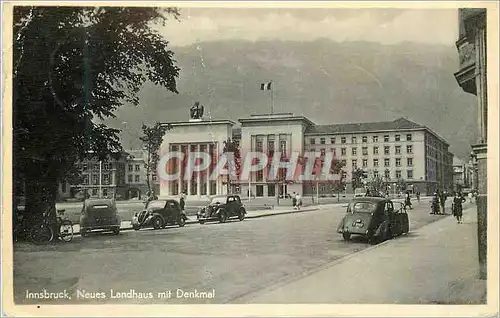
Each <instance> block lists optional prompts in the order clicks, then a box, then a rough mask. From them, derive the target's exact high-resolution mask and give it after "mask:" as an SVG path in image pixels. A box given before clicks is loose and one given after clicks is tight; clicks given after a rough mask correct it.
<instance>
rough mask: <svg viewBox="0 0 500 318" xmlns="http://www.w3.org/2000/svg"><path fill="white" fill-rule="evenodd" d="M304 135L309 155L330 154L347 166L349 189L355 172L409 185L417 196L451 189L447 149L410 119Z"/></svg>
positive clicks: (329, 128)
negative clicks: (437, 190) (310, 152)
mask: <svg viewBox="0 0 500 318" xmlns="http://www.w3.org/2000/svg"><path fill="white" fill-rule="evenodd" d="M304 136H305V140H306V143H305V145H306V148H307V149H306V150H308V151H316V152H317V151H319V152H321V153H325V152H327V151H330V152H332V153H333V154H334V156H335V157H336V158H338V160H340V161H342V162H343V163H344V165H345V168H344V172H345V174H344V176H345V180H346V181H347V184H350V180H351V178H352V173H353V171H354V170H356V169H362V170H363V171H365V172H366V173H367V175H368V179H373V178H376V177H381V178H382V179H383V180H384V181H385V182H387V183H389V184H390V183H394V182H395V181H397V180H405V181H406V182H407V184H408V187H409V190H413V191H415V192H416V191H420V192H422V193H433V192H434V191H435V190H436V189H437V188H442V189H443V188H448V187H450V185H451V181H449V180H448V179H447V177H446V176H447V169H448V167H450V168H451V163H450V162H449V157H450V154H449V152H448V146H449V144H448V143H447V142H446V141H445V140H444V139H443V138H441V137H439V136H438V135H437V134H436V133H435V132H433V131H432V130H431V129H429V128H427V127H425V126H422V125H419V124H416V123H414V122H411V121H409V120H407V119H404V118H399V119H396V120H394V121H390V122H374V123H355V124H335V125H314V126H311V127H310V128H309V129H308V130H306V131H305V133H304ZM451 156H452V155H451ZM312 190H314V189H312ZM322 190H324V189H322ZM351 190H352V188H351ZM309 191H310V190H307V191H306V192H309Z"/></svg>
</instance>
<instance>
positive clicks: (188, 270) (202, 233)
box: [14, 203, 442, 303]
mask: <svg viewBox="0 0 500 318" xmlns="http://www.w3.org/2000/svg"><path fill="white" fill-rule="evenodd" d="M344 210H345V208H343V207H342V206H336V207H328V208H325V209H322V210H318V211H311V212H304V213H297V214H288V215H283V216H272V217H265V218H260V219H252V220H245V221H243V222H239V221H235V222H229V223H226V224H218V223H213V224H205V225H199V224H194V225H187V226H186V227H184V228H177V227H173V228H169V229H165V230H158V231H154V230H141V231H138V232H125V233H122V234H120V235H119V236H109V235H96V236H91V237H90V238H85V239H82V238H80V237H77V238H75V239H74V241H72V242H71V243H69V244H55V245H48V246H33V245H30V244H26V243H25V244H18V245H16V246H15V247H14V268H15V273H14V274H15V275H14V287H15V299H16V302H26V303H29V302H31V301H30V300H26V299H25V297H26V291H27V290H28V291H29V292H35V291H39V290H40V289H42V288H46V289H47V290H48V291H53V292H56V291H62V290H64V289H66V290H67V291H68V293H70V294H72V299H71V300H64V302H72V303H86V302H88V303H96V302H102V303H123V302H124V303H231V302H233V301H236V299H238V298H239V297H241V296H244V295H246V294H248V293H251V292H254V291H257V290H260V289H262V288H265V287H266V286H269V285H270V284H273V283H276V282H278V281H280V280H282V279H285V278H287V277H291V276H295V275H300V274H301V273H304V272H306V271H310V270H313V269H315V268H317V267H319V266H321V265H324V264H326V263H328V262H331V261H333V260H336V259H338V258H340V257H343V256H346V255H348V254H351V253H354V252H357V251H360V250H362V249H365V248H367V247H369V246H370V245H369V244H368V243H367V242H365V241H363V240H359V239H354V240H353V241H352V242H344V241H343V240H342V239H341V236H340V235H339V234H337V233H335V229H336V227H337V224H338V223H339V221H340V219H341V217H342V215H343V214H344ZM428 210H429V205H428V203H422V204H421V205H420V206H419V207H416V209H414V210H412V211H411V212H410V213H411V216H410V218H411V222H412V230H416V229H417V228H419V227H421V226H422V225H425V224H428V223H430V222H432V221H434V220H437V219H440V218H442V216H433V215H429V213H428ZM77 289H78V290H80V291H83V290H85V291H87V292H91V293H95V292H103V293H105V294H106V296H107V298H106V299H101V300H96V299H94V300H89V299H87V300H84V299H77V297H76V290H77ZM111 289H112V290H113V291H114V292H115V293H116V292H117V291H119V292H129V291H130V289H134V290H135V292H136V293H143V292H144V293H145V292H151V293H153V297H154V298H153V299H139V298H137V297H139V296H148V295H145V294H144V295H143V294H135V297H136V298H135V299H111V298H110V296H111V294H110V293H111ZM177 289H182V290H184V291H194V290H195V289H196V290H197V291H198V292H211V291H213V290H215V298H211V299H200V298H198V299H188V298H177V297H176V290H177ZM168 290H171V291H172V292H173V294H172V295H171V298H170V299H165V298H163V299H162V298H158V292H163V291H168ZM129 294H130V295H132V294H133V293H129ZM94 295H96V294H94ZM165 295H166V294H165ZM125 296H127V295H125Z"/></svg>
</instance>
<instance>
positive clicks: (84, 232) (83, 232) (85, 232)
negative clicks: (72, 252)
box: [80, 230, 90, 237]
mask: <svg viewBox="0 0 500 318" xmlns="http://www.w3.org/2000/svg"><path fill="white" fill-rule="evenodd" d="M89 232H90V231H89V230H82V231H81V232H80V234H81V236H82V237H88V236H89Z"/></svg>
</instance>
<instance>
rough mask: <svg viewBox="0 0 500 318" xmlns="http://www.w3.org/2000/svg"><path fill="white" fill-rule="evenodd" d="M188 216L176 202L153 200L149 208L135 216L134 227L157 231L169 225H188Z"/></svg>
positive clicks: (135, 228)
mask: <svg viewBox="0 0 500 318" xmlns="http://www.w3.org/2000/svg"><path fill="white" fill-rule="evenodd" d="M186 220H187V216H186V214H185V213H184V211H182V210H181V207H180V205H179V202H177V201H175V200H153V201H151V202H149V203H148V205H147V207H146V208H145V209H144V210H142V211H141V212H138V213H136V214H135V215H134V218H133V219H132V227H133V228H134V230H139V229H140V228H143V227H153V228H154V229H155V230H157V229H160V228H164V227H166V226H167V225H179V227H183V226H184V225H185V224H186Z"/></svg>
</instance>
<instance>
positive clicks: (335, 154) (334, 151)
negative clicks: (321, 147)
mask: <svg viewBox="0 0 500 318" xmlns="http://www.w3.org/2000/svg"><path fill="white" fill-rule="evenodd" d="M330 152H333V156H334V157H336V156H337V149H335V148H331V149H330Z"/></svg>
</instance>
